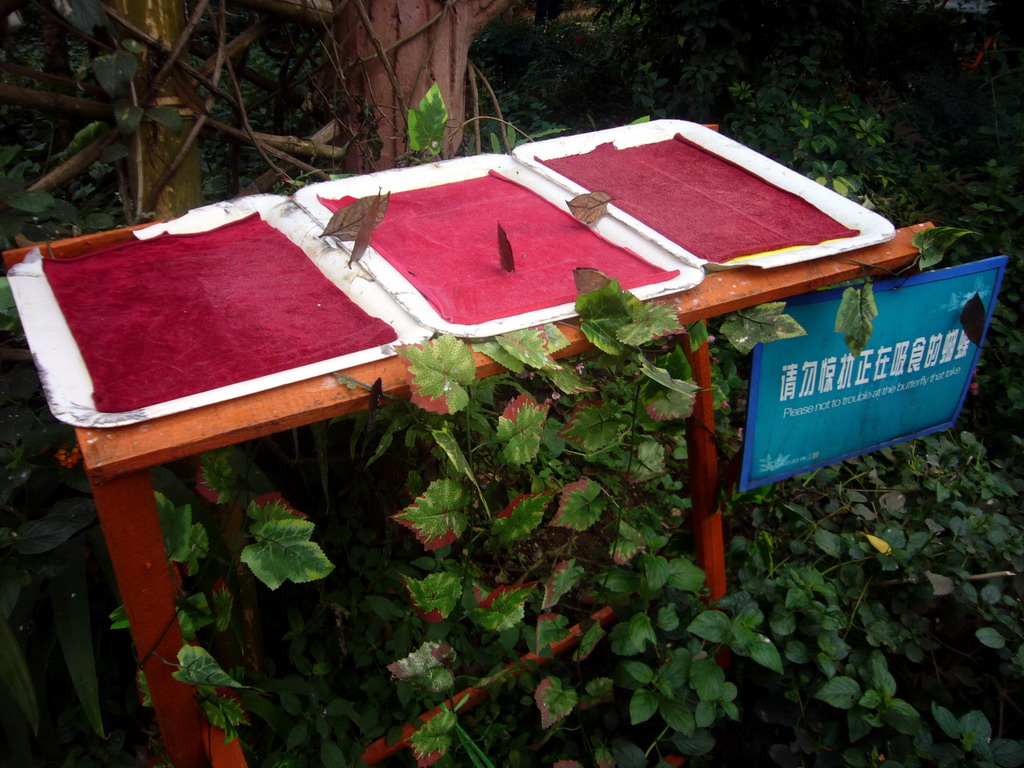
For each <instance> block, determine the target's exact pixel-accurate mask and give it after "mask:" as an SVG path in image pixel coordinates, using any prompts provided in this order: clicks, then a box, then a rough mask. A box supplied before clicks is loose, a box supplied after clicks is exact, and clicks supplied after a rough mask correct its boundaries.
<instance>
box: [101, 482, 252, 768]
mask: <svg viewBox="0 0 1024 768" xmlns="http://www.w3.org/2000/svg"><path fill="white" fill-rule="evenodd" d="M92 490H93V497H94V498H95V500H96V508H97V512H98V514H99V519H100V526H101V527H102V529H103V537H104V538H105V539H106V542H107V549H108V551H109V552H110V559H111V561H112V563H113V567H114V575H115V577H116V578H117V584H118V587H119V589H120V591H121V599H122V600H123V601H124V606H125V612H126V613H127V614H128V624H129V627H130V628H131V633H132V639H133V640H134V642H135V652H136V654H137V656H138V661H139V665H140V666H141V668H142V671H143V672H144V673H145V675H146V682H147V683H148V685H149V694H150V697H151V698H152V700H153V707H154V708H155V709H156V719H157V723H158V724H159V726H160V732H161V734H162V736H163V739H164V745H165V747H166V749H167V753H168V755H169V757H170V758H171V761H172V762H173V764H174V765H175V766H176V767H177V768H206V767H207V766H210V765H211V764H213V761H212V755H211V753H212V754H215V755H216V756H217V758H218V759H217V763H218V764H220V765H236V766H244V765H245V761H244V759H242V756H241V749H240V747H239V745H238V742H237V741H236V742H234V744H232V745H229V746H228V747H227V748H226V749H225V748H224V747H223V745H222V744H223V740H224V735H223V733H222V732H220V731H219V730H217V729H211V728H210V726H209V723H208V722H207V721H206V718H205V717H204V716H203V713H202V711H201V710H200V708H199V704H198V702H197V701H196V699H195V690H194V688H193V687H192V686H190V685H186V684H185V683H179V682H178V681H177V680H174V679H173V678H172V677H171V674H172V673H173V672H174V670H175V666H174V665H175V664H177V656H178V651H179V650H181V646H182V642H183V641H182V635H181V628H180V627H179V626H178V620H177V617H176V612H175V606H174V601H175V597H176V596H177V591H178V590H177V584H176V582H175V580H174V577H173V576H172V574H171V569H170V565H169V563H168V561H167V556H166V554H165V552H164V542H163V536H162V535H161V533H160V521H159V518H158V517H157V511H156V501H155V500H154V498H153V483H152V480H151V478H150V474H149V472H148V471H144V472H136V473H133V474H129V475H122V476H121V477H118V478H115V479H113V480H110V481H108V482H105V483H93V487H92ZM216 740H219V743H218V744H216V746H214V741H216ZM225 758H229V759H225ZM233 758H237V760H234V759H233Z"/></svg>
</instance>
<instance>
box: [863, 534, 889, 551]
mask: <svg viewBox="0 0 1024 768" xmlns="http://www.w3.org/2000/svg"><path fill="white" fill-rule="evenodd" d="M860 535H861V536H863V537H864V538H865V539H867V540H868V544H870V545H871V546H872V547H874V548H875V549H877V550H878V551H879V552H881V553H882V554H883V555H891V554H892V547H891V546H889V542H887V541H886V540H885V539H880V538H878V537H877V536H872V535H871V534H870V533H864V531H861V532H860Z"/></svg>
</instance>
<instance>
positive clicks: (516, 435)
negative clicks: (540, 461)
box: [496, 392, 548, 464]
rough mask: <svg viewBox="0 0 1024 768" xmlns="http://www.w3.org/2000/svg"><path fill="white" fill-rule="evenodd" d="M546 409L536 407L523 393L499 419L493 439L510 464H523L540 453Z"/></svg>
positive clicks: (538, 405)
mask: <svg viewBox="0 0 1024 768" xmlns="http://www.w3.org/2000/svg"><path fill="white" fill-rule="evenodd" d="M547 413H548V408H547V406H546V405H545V406H542V405H540V404H539V403H537V401H536V400H534V399H533V398H532V397H530V396H529V395H528V394H526V393H525V392H524V393H523V394H521V395H519V397H517V398H516V399H515V400H513V401H512V402H511V403H510V404H509V406H508V407H507V408H506V409H505V412H504V413H503V414H502V415H501V416H499V417H498V429H497V433H496V437H497V439H498V440H499V441H500V442H503V443H505V447H504V448H503V449H502V452H501V455H502V456H503V457H504V459H505V461H507V462H509V463H510V464H526V463H527V462H529V461H532V460H533V458H534V457H535V456H536V455H537V451H538V450H540V440H541V435H542V433H543V431H544V420H545V419H546V418H547Z"/></svg>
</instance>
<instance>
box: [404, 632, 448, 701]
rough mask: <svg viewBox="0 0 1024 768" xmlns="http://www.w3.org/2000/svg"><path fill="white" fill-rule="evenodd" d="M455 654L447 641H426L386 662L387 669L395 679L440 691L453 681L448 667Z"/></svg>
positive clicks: (435, 691)
mask: <svg viewBox="0 0 1024 768" xmlns="http://www.w3.org/2000/svg"><path fill="white" fill-rule="evenodd" d="M455 656H456V653H455V650H454V649H453V648H452V647H451V646H450V645H448V643H445V642H441V641H428V642H425V643H423V644H422V645H421V646H420V647H419V648H417V649H416V650H415V651H413V652H412V653H410V654H409V655H408V656H406V657H405V658H402V659H399V660H398V661H395V662H393V663H391V664H388V671H389V672H390V673H391V675H392V677H394V678H395V679H396V680H408V681H409V682H411V683H413V684H414V685H416V686H418V687H420V688H425V689H427V690H429V691H433V692H434V693H440V692H441V691H446V690H448V689H449V688H451V687H452V684H453V683H454V682H455V678H454V676H453V675H452V672H451V670H450V669H448V665H449V664H451V662H452V661H454V660H455Z"/></svg>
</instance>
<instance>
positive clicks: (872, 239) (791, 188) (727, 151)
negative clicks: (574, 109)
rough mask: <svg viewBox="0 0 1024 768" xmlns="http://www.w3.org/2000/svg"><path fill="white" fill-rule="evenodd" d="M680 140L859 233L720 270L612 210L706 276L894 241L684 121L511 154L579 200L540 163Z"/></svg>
mask: <svg viewBox="0 0 1024 768" xmlns="http://www.w3.org/2000/svg"><path fill="white" fill-rule="evenodd" d="M676 134H681V135H682V136H683V137H684V138H686V139H689V140H690V141H692V142H694V143H695V144H698V145H699V146H701V147H703V148H704V149H705V150H707V151H708V152H710V153H712V154H714V155H717V156H719V157H721V158H724V159H726V160H729V161H731V162H733V163H735V164H736V165H739V166H740V167H742V168H745V169H746V170H747V171H749V172H750V173H752V174H754V175H756V176H760V177H761V178H762V179H764V180H765V181H766V182H768V183H770V184H773V185H775V186H776V187H779V188H780V189H784V190H786V191H787V192H791V193H793V194H794V195H797V196H798V197H800V198H802V199H804V200H806V201H807V202H808V203H810V204H811V205H813V206H814V207H815V208H817V209H818V210H819V211H821V212H822V213H825V214H827V215H829V216H831V217H832V218H833V219H835V220H836V221H838V222H839V223H840V224H842V225H843V226H845V227H848V228H849V229H855V230H859V231H860V234H859V235H857V236H854V237H848V238H843V239H842V240H834V241H831V242H828V243H821V244H819V245H808V246H801V247H798V248H793V249H787V250H784V251H773V252H770V253H765V254H757V255H752V256H744V257H741V258H740V259H738V260H737V259H733V260H732V261H729V262H726V263H724V264H716V263H713V262H709V261H706V260H704V259H701V258H699V257H697V256H695V255H694V254H692V253H690V252H689V251H687V250H686V249H685V248H683V247H682V246H681V245H679V244H677V243H675V242H674V241H672V240H669V239H668V238H667V237H665V236H664V235H662V234H660V233H658V232H655V231H654V230H653V229H651V228H650V227H648V226H647V225H646V224H644V223H643V222H641V221H639V220H638V219H636V218H634V217H633V216H631V215H630V214H628V213H625V212H624V211H622V210H620V209H619V208H617V207H615V205H614V203H613V204H612V205H609V206H608V212H609V214H610V216H606V217H605V218H606V219H607V218H614V219H617V220H619V221H621V222H623V223H625V224H626V225H628V226H629V227H632V228H633V229H635V230H637V231H638V232H641V233H643V234H644V235H645V236H646V237H647V238H648V239H649V240H650V241H651V242H653V243H656V244H657V245H659V246H661V247H662V248H664V249H665V250H667V251H669V252H671V253H673V254H675V255H676V256H678V257H679V258H680V259H689V260H690V261H691V262H695V263H700V264H703V265H704V268H705V269H706V270H708V271H716V270H720V269H734V268H737V267H745V266H756V267H781V266H783V265H786V264H795V263H798V262H802V261H809V260H811V259H820V258H821V257H823V256H834V255H835V254H838V253H845V252H846V251H852V250H856V249H857V248H864V247H866V246H869V245H877V244H878V243H884V242H886V241H888V240H891V239H892V238H893V237H894V236H895V234H896V229H895V227H893V225H892V223H891V222H889V221H887V220H886V219H884V218H882V217H881V216H879V215H878V214H877V213H874V212H872V211H869V210H868V209H867V208H865V207H864V206H862V205H859V204H858V203H855V202H854V201H852V200H850V199H848V198H845V197H843V196H842V195H840V194H838V193H836V192H834V191H832V190H831V189H828V188H827V187H825V186H822V185H821V184H818V183H817V182H816V181H813V180H812V179H808V178H807V177H806V176H801V175H800V174H799V173H796V172H795V171H792V170H790V169H789V168H786V167H785V166H784V165H780V164H779V163H777V162H775V161H774V160H770V159H769V158H767V157H765V156H764V155H762V154H760V153H758V152H755V151H754V150H752V149H750V148H749V147H745V146H743V145H742V144H739V143H737V142H735V141H733V140H732V139H729V138H726V137H725V136H723V135H722V134H720V133H718V132H717V131H714V130H712V129H710V128H707V127H705V126H703V125H699V124H697V123H690V122H686V121H684V120H653V121H651V122H649V123H638V124H636V125H625V126H622V127H620V128H610V129H608V130H604V131H595V132H593V133H584V134H579V135H577V136H564V137H561V138H557V139H546V140H544V141H538V142H535V143H532V144H520V145H519V146H518V147H516V148H515V149H514V150H513V151H512V154H513V155H514V156H515V158H516V159H517V160H519V161H521V162H522V163H523V164H524V165H526V166H527V167H528V168H530V169H532V170H534V171H536V172H537V173H538V174H540V175H542V176H544V177H545V178H547V179H550V180H551V181H553V182H555V183H558V184H560V185H561V186H563V187H565V188H566V189H569V190H570V191H571V193H572V194H574V195H575V194H581V193H583V192H590V191H591V190H588V189H585V188H583V187H582V186H580V185H579V184H577V183H576V182H574V181H572V180H570V179H567V178H566V177H564V176H562V175H561V174H560V173H556V172H555V171H553V170H551V169H550V168H548V167H547V166H546V165H544V164H543V163H541V162H540V161H541V160H550V159H552V158H558V157H565V156H567V155H581V154H584V153H586V152H590V151H591V150H593V149H595V148H596V147H598V146H599V145H601V144H605V143H607V142H611V143H612V144H613V145H614V146H615V147H616V148H617V149H625V148H627V147H636V146H640V145H643V144H654V143H656V142H660V141H666V140H668V139H671V138H673V137H674V136H675V135H676Z"/></svg>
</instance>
